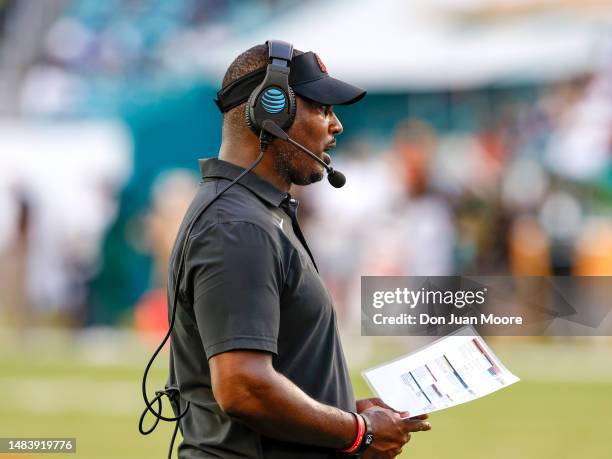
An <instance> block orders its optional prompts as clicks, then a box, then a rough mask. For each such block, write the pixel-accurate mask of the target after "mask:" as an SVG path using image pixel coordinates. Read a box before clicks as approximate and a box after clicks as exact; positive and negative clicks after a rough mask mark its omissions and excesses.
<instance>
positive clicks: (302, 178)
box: [292, 170, 323, 186]
mask: <svg viewBox="0 0 612 459" xmlns="http://www.w3.org/2000/svg"><path fill="white" fill-rule="evenodd" d="M321 180H323V171H318V170H317V171H313V172H312V173H310V175H302V174H299V175H298V176H297V177H295V179H294V180H292V182H293V183H295V184H296V185H300V186H305V185H310V184H312V183H316V182H320V181H321Z"/></svg>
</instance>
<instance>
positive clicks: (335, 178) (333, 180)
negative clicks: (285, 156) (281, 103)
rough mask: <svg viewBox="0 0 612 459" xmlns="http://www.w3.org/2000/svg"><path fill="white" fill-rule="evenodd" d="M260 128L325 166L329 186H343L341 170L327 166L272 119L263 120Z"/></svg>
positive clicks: (343, 178) (343, 177) (344, 181)
mask: <svg viewBox="0 0 612 459" xmlns="http://www.w3.org/2000/svg"><path fill="white" fill-rule="evenodd" d="M261 128H262V129H263V130H264V131H266V132H267V133H268V134H270V135H272V136H274V137H276V138H278V139H281V140H284V141H286V142H289V143H290V144H292V145H295V146H296V147H298V148H299V149H300V150H301V151H303V152H304V153H306V154H307V155H308V156H310V157H311V158H312V159H314V160H315V161H316V162H318V163H319V164H320V165H321V166H323V167H324V168H325V170H326V171H327V180H328V181H329V183H330V184H331V186H333V187H334V188H341V187H343V186H344V184H345V183H346V177H345V176H344V174H343V173H342V172H340V171H337V170H334V168H333V167H331V166H328V165H327V164H326V163H325V161H323V160H322V159H321V158H319V157H318V156H317V155H315V154H314V153H313V152H311V151H310V150H309V149H308V148H306V147H305V146H303V145H301V144H299V143H298V142H296V141H295V140H293V139H292V138H291V137H289V135H287V133H286V132H285V131H283V130H282V129H281V128H280V127H279V126H278V124H276V123H275V122H274V121H272V120H265V121H264V122H263V123H262V124H261Z"/></svg>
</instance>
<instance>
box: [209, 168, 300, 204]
mask: <svg viewBox="0 0 612 459" xmlns="http://www.w3.org/2000/svg"><path fill="white" fill-rule="evenodd" d="M199 163H200V172H201V173H202V178H204V179H206V178H224V179H228V180H234V179H235V178H236V177H238V176H239V175H240V174H241V173H242V172H244V168H242V167H240V166H237V165H235V164H232V163H228V162H227V161H223V160H222V159H219V158H210V159H200V160H199ZM238 184H240V185H242V186H244V187H245V188H247V189H249V190H250V191H252V192H253V193H255V194H256V195H257V196H259V197H260V198H261V199H263V200H264V201H266V202H268V203H270V204H272V205H273V206H275V207H279V206H280V204H281V202H283V201H284V200H285V199H286V198H287V197H288V196H289V193H285V192H283V191H281V190H279V189H278V188H276V187H275V186H274V185H272V184H271V183H270V182H268V181H267V180H266V179H264V178H261V177H260V176H259V175H257V174H256V173H254V172H252V171H251V172H248V173H247V174H246V175H245V176H244V177H242V178H241V179H240V181H239V182H238Z"/></svg>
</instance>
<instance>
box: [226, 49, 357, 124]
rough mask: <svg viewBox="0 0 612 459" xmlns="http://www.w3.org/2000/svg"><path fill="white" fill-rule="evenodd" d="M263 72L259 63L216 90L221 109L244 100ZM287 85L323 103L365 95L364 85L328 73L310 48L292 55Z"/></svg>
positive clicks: (343, 101) (347, 101)
mask: <svg viewBox="0 0 612 459" xmlns="http://www.w3.org/2000/svg"><path fill="white" fill-rule="evenodd" d="M265 75H266V67H262V68H261V69H257V70H254V71H253V72H250V73H247V74H246V75H244V76H243V77H240V78H238V79H237V80H236V81H234V82H232V83H230V84H228V85H227V86H226V87H224V88H222V89H221V90H220V91H219V92H217V98H216V99H215V103H216V104H217V107H219V110H221V113H225V112H227V111H229V110H231V109H232V108H234V107H237V106H238V105H240V104H242V103H243V102H246V101H247V100H248V99H249V96H250V95H251V93H252V92H253V90H254V89H255V88H256V87H257V86H258V85H259V84H260V83H261V82H262V81H263V79H264V77H265ZM289 86H291V88H292V89H293V91H294V92H295V93H296V94H297V95H299V96H301V97H305V98H306V99H310V100H313V101H315V102H318V103H320V104H323V105H350V104H354V103H355V102H358V101H359V100H361V99H362V98H363V97H364V96H365V95H366V91H365V90H364V89H362V88H359V87H357V86H353V85H352V84H349V83H346V82H344V81H342V80H338V79H337V78H332V77H331V76H329V74H328V73H327V68H326V67H325V64H323V61H321V58H320V57H319V56H318V55H317V54H316V53H313V52H312V51H309V52H307V53H304V54H300V55H299V56H295V57H294V58H292V59H291V64H290V72H289Z"/></svg>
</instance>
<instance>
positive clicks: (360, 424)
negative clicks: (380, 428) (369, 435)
mask: <svg viewBox="0 0 612 459" xmlns="http://www.w3.org/2000/svg"><path fill="white" fill-rule="evenodd" d="M351 414H352V415H353V416H355V421H356V422H357V437H356V438H355V441H354V442H353V444H352V445H351V446H349V447H348V448H346V449H341V450H340V451H339V452H341V453H352V452H353V451H355V450H356V449H357V448H359V445H361V441H362V440H363V435H364V434H365V431H366V427H365V421H364V420H363V418H362V417H361V416H359V415H358V414H357V413H353V412H352V411H351Z"/></svg>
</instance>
